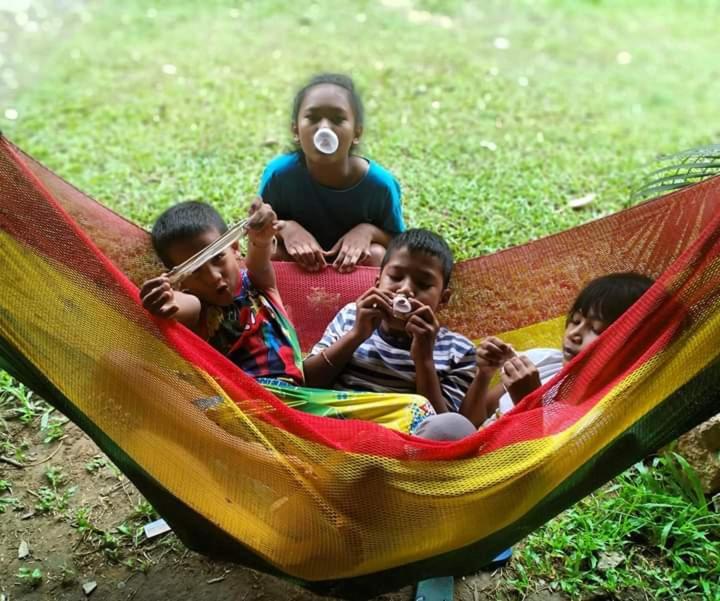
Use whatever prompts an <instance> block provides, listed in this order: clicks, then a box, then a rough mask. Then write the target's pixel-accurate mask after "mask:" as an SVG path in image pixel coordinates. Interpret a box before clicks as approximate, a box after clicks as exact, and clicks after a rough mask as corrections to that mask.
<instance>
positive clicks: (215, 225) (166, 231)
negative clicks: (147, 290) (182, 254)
mask: <svg viewBox="0 0 720 601" xmlns="http://www.w3.org/2000/svg"><path fill="white" fill-rule="evenodd" d="M211 229H215V230H217V231H218V232H220V233H221V234H224V233H225V232H226V231H227V224H226V223H225V220H224V219H223V218H222V217H221V216H220V213H218V212H217V211H216V210H215V209H214V208H213V207H211V206H210V205H209V204H207V203H205V202H200V201H198V200H187V201H185V202H181V203H178V204H176V205H173V206H172V207H170V208H169V209H167V210H165V211H164V212H163V213H162V214H161V215H160V217H158V218H157V221H156V222H155V225H153V228H152V232H151V237H152V244H153V248H154V249H155V252H156V253H157V255H158V257H160V260H161V261H162V262H163V263H164V264H165V267H168V268H169V269H172V268H173V267H175V265H173V264H172V261H171V260H170V257H169V256H168V252H167V251H168V249H169V248H170V246H172V245H173V244H175V243H176V242H179V241H182V240H187V239H189V238H192V237H193V236H197V235H199V234H203V233H205V232H207V231H208V230H211Z"/></svg>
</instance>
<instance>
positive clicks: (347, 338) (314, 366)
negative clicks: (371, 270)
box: [303, 288, 392, 388]
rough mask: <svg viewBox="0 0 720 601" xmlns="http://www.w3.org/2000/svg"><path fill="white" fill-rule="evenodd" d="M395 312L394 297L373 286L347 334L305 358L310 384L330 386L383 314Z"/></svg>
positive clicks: (357, 305)
mask: <svg viewBox="0 0 720 601" xmlns="http://www.w3.org/2000/svg"><path fill="white" fill-rule="evenodd" d="M391 314H392V300H391V299H390V297H389V296H388V294H387V293H385V292H383V291H381V290H378V289H377V288H370V289H369V290H367V291H366V292H364V293H363V294H362V295H361V296H360V298H358V300H357V302H356V313H355V323H354V324H353V327H352V328H351V329H350V331H349V332H347V333H346V334H345V335H343V336H342V337H340V338H339V339H338V340H336V341H335V342H333V343H332V344H331V345H330V346H329V347H328V348H326V349H325V350H324V351H322V352H321V353H318V354H317V355H311V356H309V357H308V358H307V359H305V361H304V362H303V371H304V372H305V383H306V384H307V385H308V386H315V387H320V388H321V387H323V386H330V385H331V384H332V383H333V381H334V380H335V378H337V376H338V375H339V374H340V372H342V371H343V369H345V366H346V365H347V364H348V363H349V361H350V359H352V356H353V353H354V352H355V351H356V350H357V348H358V347H359V346H360V345H361V344H362V343H363V342H365V341H366V340H367V339H368V338H369V337H370V335H371V334H372V333H373V332H374V331H375V329H376V328H377V327H378V325H380V322H381V321H382V318H383V316H385V315H391Z"/></svg>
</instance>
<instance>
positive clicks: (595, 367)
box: [0, 138, 720, 594]
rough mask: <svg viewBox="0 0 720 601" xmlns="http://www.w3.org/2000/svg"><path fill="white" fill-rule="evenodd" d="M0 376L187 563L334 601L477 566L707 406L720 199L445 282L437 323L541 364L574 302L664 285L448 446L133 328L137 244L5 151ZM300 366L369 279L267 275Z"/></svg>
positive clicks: (145, 247)
mask: <svg viewBox="0 0 720 601" xmlns="http://www.w3.org/2000/svg"><path fill="white" fill-rule="evenodd" d="M0 199H1V205H0V264H1V265H2V270H3V271H2V273H3V286H2V290H0V365H2V367H4V368H5V369H7V370H8V371H9V372H10V373H11V374H13V375H14V376H15V377H17V378H18V379H20V380H21V381H23V382H25V383H26V384H28V385H29V386H31V387H32V388H33V389H34V390H36V391H37V392H38V393H39V394H41V395H42V396H43V397H44V398H46V399H47V400H48V401H49V402H51V403H52V404H53V405H55V406H56V407H57V408H58V409H59V410H60V411H62V412H64V413H65V414H66V415H68V417H70V418H71V419H72V420H73V421H74V422H76V423H77V424H78V425H79V426H80V427H81V428H82V429H83V430H84V431H85V432H87V433H88V435H89V436H91V438H93V440H95V442H96V443H97V444H98V445H99V446H100V448H101V449H102V450H103V451H104V452H106V453H107V454H108V455H109V456H110V457H111V459H112V460H113V461H115V462H116V464H117V465H118V467H119V468H120V469H121V470H123V472H125V473H126V474H127V475H128V477H129V478H130V479H131V480H132V481H133V482H134V483H135V484H136V485H137V486H138V488H139V489H140V491H141V492H142V493H143V494H144V495H145V496H146V497H147V498H148V500H149V501H150V502H151V503H152V504H153V505H154V506H155V507H156V508H157V509H158V511H159V512H160V513H161V514H162V515H163V517H165V518H166V519H167V520H168V522H169V523H170V525H171V526H172V528H173V529H174V530H175V532H176V533H177V534H178V536H179V537H180V538H181V539H182V540H183V542H184V543H185V544H186V545H188V546H189V547H191V548H193V549H196V550H199V551H201V552H204V553H207V554H210V555H214V556H222V557H225V558H229V559H232V560H234V561H238V562H242V563H244V564H246V565H249V566H251V567H255V568H258V569H262V570H264V571H267V572H269V573H274V574H282V575H286V576H288V577H291V578H294V579H295V580H296V581H298V582H301V583H304V584H306V585H308V586H322V587H334V588H331V589H328V588H325V590H332V591H333V592H334V593H335V594H350V593H349V592H348V591H353V592H354V593H355V594H367V591H373V592H377V591H379V590H390V589H393V588H397V587H398V586H400V585H401V584H404V583H407V582H412V581H415V580H417V579H419V578H427V577H430V576H433V575H443V574H449V573H453V574H462V573H467V572H470V571H472V570H474V569H477V568H478V567H480V566H482V565H483V564H486V563H488V562H489V561H490V560H491V559H492V557H493V556H494V555H496V554H497V553H498V552H499V551H500V550H502V549H504V548H506V547H507V546H508V545H510V544H513V543H514V542H516V541H517V540H519V539H521V538H522V537H523V536H525V535H526V534H527V533H528V532H530V531H532V530H533V529H535V528H537V527H538V526H539V525H541V524H542V523H544V522H545V521H546V520H548V519H550V518H551V517H553V516H554V515H556V514H557V513H559V512H560V511H562V510H563V509H564V508H566V507H568V506H569V505H570V504H571V503H573V502H575V501H577V500H578V499H580V498H582V496H584V495H586V494H588V493H589V492H591V491H592V490H593V489H594V488H596V487H598V486H600V485H602V484H603V483H604V482H606V481H607V480H609V479H610V478H612V477H613V476H614V475H616V474H617V473H619V472H621V471H622V470H623V469H625V468H627V467H628V466H629V465H631V464H632V463H633V462H634V461H637V460H638V459H640V458H642V457H643V456H644V455H645V454H647V453H648V452H650V451H653V450H655V449H657V448H658V447H659V446H661V445H662V444H665V443H667V442H669V441H671V440H672V439H674V438H675V437H677V436H678V435H679V434H681V433H682V432H684V431H686V430H687V429H689V428H691V427H692V426H694V425H696V424H697V423H700V422H701V421H703V420H704V419H707V418H708V417H710V416H711V415H712V414H714V413H717V411H718V409H719V407H720V392H719V389H720V386H719V383H720V366H719V361H718V353H719V352H720V345H719V344H718V340H719V339H720V310H719V308H720V211H719V210H718V209H719V208H720V180H718V179H713V180H708V181H706V182H703V183H701V184H698V185H696V186H693V187H691V188H688V189H685V190H682V191H679V192H676V193H673V194H671V195H668V196H665V197H662V198H660V199H656V200H653V201H649V202H647V203H644V204H641V205H638V206H636V207H633V208H631V209H628V210H626V211H623V212H620V213H617V214H615V215H611V216H609V217H607V218H604V219H601V220H597V221H594V222H591V223H589V224H586V225H583V226H580V227H578V228H574V229H572V230H568V231H566V232H562V233H560V234H556V235H554V236H550V237H548V238H544V239H542V240H538V241H536V242H533V243H530V244H527V245H524V246H520V247H516V248H512V249H508V250H506V251H503V252H500V253H496V254H494V255H489V256H486V257H481V258H478V259H473V260H470V261H465V262H461V263H460V264H458V266H457V269H456V273H455V275H454V282H453V287H454V294H453V301H452V303H451V305H450V307H449V308H448V310H447V312H446V313H445V314H444V315H443V316H442V317H443V320H444V321H445V323H447V324H448V325H449V327H452V328H453V329H456V330H458V331H461V332H463V333H464V334H466V335H468V336H470V337H471V338H475V339H478V338H481V337H482V336H485V335H488V334H491V333H493V334H499V335H501V336H503V337H504V338H505V339H507V340H508V341H509V342H511V343H512V344H513V346H514V347H515V348H517V349H520V350H521V349H524V348H528V347H532V346H556V345H557V344H558V341H559V340H560V334H561V332H562V325H563V314H564V311H565V310H566V309H567V307H568V306H569V305H570V302H571V300H572V298H573V297H574V295H575V293H576V291H577V290H578V289H579V288H580V287H581V285H582V284H583V283H584V282H585V281H587V280H588V279H590V278H592V277H595V276H597V275H601V274H603V273H608V272H611V271H620V270H628V269H635V270H638V271H641V272H643V273H646V274H648V275H651V276H654V277H657V278H658V281H657V284H656V285H655V286H653V288H652V289H651V290H650V291H649V292H648V294H647V295H645V296H644V297H643V298H642V299H641V301H640V302H639V303H638V304H636V305H635V306H634V307H633V308H632V309H631V310H630V311H628V312H627V313H626V314H625V315H624V316H623V317H622V318H620V319H619V320H618V321H617V322H615V323H614V324H613V325H612V326H611V328H609V329H608V331H607V332H606V334H605V335H603V336H602V337H601V338H600V339H598V341H597V342H596V344H595V346H594V347H593V349H592V352H589V353H584V354H583V355H581V356H579V357H578V358H577V359H576V360H575V361H574V362H573V363H572V364H571V365H570V366H568V367H567V368H566V369H565V370H563V372H561V373H560V374H558V376H557V377H556V378H555V379H553V380H552V381H551V382H548V383H547V384H546V385H545V386H543V387H542V388H541V389H539V390H538V391H536V392H535V393H534V394H533V395H531V396H530V397H528V398H526V399H525V400H523V402H522V403H521V404H520V405H518V406H517V407H516V408H515V409H514V410H513V411H512V412H511V413H510V414H508V415H507V416H506V417H504V418H503V419H501V420H499V421H498V422H496V423H495V424H493V425H492V426H490V427H488V428H485V429H483V430H481V431H480V432H479V433H478V434H476V435H475V436H472V437H469V438H467V439H464V440H462V441H459V442H457V443H439V442H433V441H426V440H421V439H416V438H414V437H411V436H408V435H404V434H402V433H400V432H397V431H394V430H391V429H388V428H384V427H382V426H379V425H377V424H374V423H371V422H365V421H359V420H350V419H348V420H342V419H331V418H326V417H320V416H316V415H309V414H306V413H301V412H299V411H296V410H294V409H292V408H291V407H289V406H287V405H286V404H285V403H283V402H282V401H281V400H279V399H278V398H276V397H275V396H274V395H273V394H271V393H270V392H269V391H268V390H266V389H265V388H263V387H262V386H260V385H259V384H258V383H256V382H254V381H252V380H251V379H249V378H248V377H246V376H245V375H244V374H243V373H242V372H240V371H239V370H238V369H237V368H236V367H235V366H234V365H233V364H232V363H230V362H229V361H228V360H227V359H226V358H224V357H222V356H220V355H219V354H218V353H216V352H215V351H213V350H212V349H210V348H209V347H208V345H207V344H206V343H205V342H204V341H202V340H200V339H199V338H197V337H195V336H194V335H192V334H191V333H189V332H188V331H187V330H186V329H185V328H183V327H181V326H179V325H177V324H175V323H172V322H168V321H163V320H158V319H153V318H151V317H150V316H149V315H148V314H147V313H146V312H145V311H143V309H142V307H141V306H140V303H139V300H138V294H137V287H136V284H138V283H139V282H141V281H142V280H143V279H145V278H147V277H149V276H151V275H153V274H156V273H159V272H160V271H161V269H162V268H161V267H160V266H159V265H158V263H157V260H156V259H155V258H154V257H153V254H152V252H151V248H150V245H149V240H148V235H147V233H146V232H144V231H143V230H142V229H140V228H138V227H137V226H135V225H134V224H132V223H130V222H128V221H127V220H125V219H123V218H122V217H120V216H118V215H116V214H114V213H112V212H111V211H110V210H108V209H107V208H105V207H103V206H101V205H99V204H98V203H96V202H95V201H93V200H92V199H90V198H89V197H87V196H86V195H84V194H83V193H82V192H80V191H79V190H77V189H75V188H74V187H72V186H71V185H70V184H68V183H67V182H64V181H63V180H62V179H61V178H59V177H58V176H57V175H55V174H54V173H52V172H51V171H50V170H49V169H47V168H45V167H44V166H42V165H41V164H39V163H38V162H36V161H35V160H33V159H32V158H31V157H29V156H28V155H26V154H24V153H23V152H22V151H20V150H19V149H18V148H17V147H15V146H14V145H12V144H11V143H10V142H9V141H8V140H7V139H4V138H2V139H0ZM277 271H278V278H279V281H280V288H281V294H282V295H283V298H284V301H285V303H286V305H287V307H288V311H289V313H290V317H291V319H292V320H293V322H294V323H295V324H296V325H297V326H298V330H299V334H300V339H301V343H302V345H303V347H304V348H308V346H309V345H310V344H312V342H314V340H315V339H317V337H318V336H319V334H320V333H321V332H322V329H323V328H324V327H325V325H326V324H327V323H328V322H329V320H330V318H331V317H332V316H333V315H334V314H335V312H336V311H337V310H338V309H339V307H341V306H342V305H343V304H345V303H346V302H348V301H349V300H351V299H354V298H356V297H357V296H358V295H359V293H360V292H361V291H363V290H364V289H366V288H367V286H368V284H369V283H371V282H372V281H373V279H374V277H375V274H376V271H374V270H372V269H360V270H358V272H356V273H355V274H354V275H353V276H346V275H338V274H336V273H334V272H333V270H325V271H324V272H323V273H322V274H320V275H318V276H315V275H313V276H309V275H306V274H304V273H302V272H301V271H300V270H299V269H298V268H297V267H296V266H294V265H288V264H279V265H278V269H277Z"/></svg>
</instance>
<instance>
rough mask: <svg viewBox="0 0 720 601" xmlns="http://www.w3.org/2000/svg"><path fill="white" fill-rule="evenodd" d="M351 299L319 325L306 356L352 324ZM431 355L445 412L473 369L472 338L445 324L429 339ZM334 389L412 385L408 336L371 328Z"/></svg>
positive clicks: (459, 397)
mask: <svg viewBox="0 0 720 601" xmlns="http://www.w3.org/2000/svg"><path fill="white" fill-rule="evenodd" d="M355 315H356V308H355V303H350V304H348V305H346V306H345V307H343V308H342V309H341V310H340V312H339V313H338V314H337V315H336V316H335V318H334V319H333V320H332V322H331V323H330V325H329V326H328V327H327V329H326V330H325V333H324V334H323V337H322V339H321V340H320V341H319V342H318V343H317V344H316V345H315V346H314V347H313V349H312V351H311V352H310V355H318V354H320V353H321V352H322V351H324V350H325V349H327V348H329V347H330V345H332V344H333V343H334V342H335V341H337V340H339V339H340V338H342V336H343V335H345V334H346V333H348V332H349V331H350V330H351V329H352V327H353V325H354V323H355ZM433 360H434V363H435V368H436V370H437V373H438V378H439V380H440V388H441V390H442V395H443V398H444V399H445V402H446V403H447V406H448V409H449V410H450V411H458V409H459V408H460V404H461V403H462V401H463V399H464V398H465V394H466V393H467V391H468V388H470V384H471V383H472V381H473V378H474V377H475V374H476V372H477V362H476V358H475V346H474V345H473V343H472V342H471V341H470V340H468V339H467V338H465V337H464V336H461V335H460V334H457V333H455V332H451V331H450V330H448V329H447V328H440V330H439V331H438V333H437V337H436V339H435V347H434V349H433ZM335 388H337V389H339V390H369V391H371V392H387V391H391V392H409V393H414V392H416V390H415V364H414V362H413V360H412V357H411V356H410V339H408V338H407V337H394V336H392V335H390V334H388V333H385V332H382V331H381V330H380V329H377V330H375V331H374V332H373V333H372V334H371V335H370V337H369V338H368V339H367V340H365V342H363V343H362V344H361V345H360V346H359V347H358V348H357V349H356V351H355V353H354V354H353V356H352V359H351V360H350V361H349V362H348V363H347V365H346V366H345V367H344V369H343V371H342V373H341V374H340V375H339V376H338V377H337V379H336V380H335Z"/></svg>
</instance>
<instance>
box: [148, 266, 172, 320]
mask: <svg viewBox="0 0 720 601" xmlns="http://www.w3.org/2000/svg"><path fill="white" fill-rule="evenodd" d="M140 300H141V301H142V306H143V307H144V308H145V309H146V310H147V311H148V312H150V313H151V314H153V315H157V316H158V317H164V318H166V319H167V318H169V317H172V316H173V315H175V313H177V312H178V311H179V310H180V305H178V303H177V302H176V299H175V290H173V287H172V285H171V284H170V280H169V279H168V277H167V275H166V274H163V275H161V276H158V277H156V278H152V279H150V280H148V281H147V282H145V283H144V284H143V285H142V288H140Z"/></svg>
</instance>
